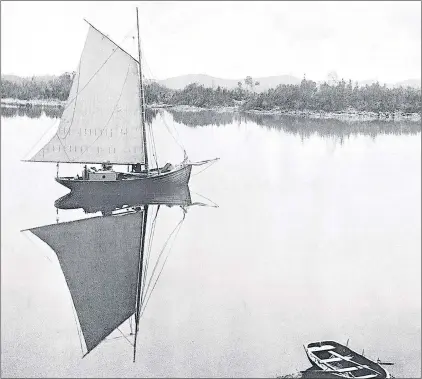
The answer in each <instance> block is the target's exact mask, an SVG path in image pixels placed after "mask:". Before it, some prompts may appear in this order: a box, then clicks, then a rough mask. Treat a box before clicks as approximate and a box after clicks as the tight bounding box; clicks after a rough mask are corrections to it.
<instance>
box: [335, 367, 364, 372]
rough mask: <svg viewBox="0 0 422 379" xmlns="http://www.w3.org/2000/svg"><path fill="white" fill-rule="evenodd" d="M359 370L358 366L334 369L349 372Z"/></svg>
mask: <svg viewBox="0 0 422 379" xmlns="http://www.w3.org/2000/svg"><path fill="white" fill-rule="evenodd" d="M356 370H359V367H345V368H339V369H336V371H338V372H350V371H356Z"/></svg>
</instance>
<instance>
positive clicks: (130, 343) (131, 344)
mask: <svg viewBox="0 0 422 379" xmlns="http://www.w3.org/2000/svg"><path fill="white" fill-rule="evenodd" d="M117 330H118V331H119V332H120V334H121V335H122V337H123V338H124V339H125V340H126V341H127V342H129V345H130V346H133V343H132V342H130V341H129V339H128V338H127V337H126V336H125V335H124V334H123V332H122V331H121V330H120V328H117Z"/></svg>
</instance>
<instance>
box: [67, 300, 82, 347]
mask: <svg viewBox="0 0 422 379" xmlns="http://www.w3.org/2000/svg"><path fill="white" fill-rule="evenodd" d="M69 293H70V292H69ZM70 298H71V303H72V312H73V318H74V320H75V325H76V330H77V331H78V337H79V345H80V347H81V353H82V355H84V349H83V346H82V338H83V337H82V331H81V330H80V328H79V323H78V318H77V314H76V309H75V305H74V304H73V299H72V295H70Z"/></svg>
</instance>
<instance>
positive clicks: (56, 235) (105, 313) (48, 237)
mask: <svg viewBox="0 0 422 379" xmlns="http://www.w3.org/2000/svg"><path fill="white" fill-rule="evenodd" d="M142 220H143V214H142V212H137V213H129V214H125V215H122V216H108V217H95V218H90V219H84V220H78V221H72V222H66V223H60V224H54V225H47V226H42V227H38V228H33V229H30V231H31V232H32V233H33V234H35V235H36V236H37V237H38V238H40V239H41V240H42V241H44V242H45V243H46V244H47V245H49V246H50V247H51V248H52V249H53V250H54V252H55V253H56V255H57V258H58V260H59V262H60V266H61V268H62V271H63V274H64V277H65V279H66V282H67V285H68V287H69V290H70V293H71V295H72V299H73V303H74V305H75V309H76V312H77V315H78V319H79V324H80V326H81V330H82V334H83V336H84V339H85V344H86V347H87V349H88V352H89V351H91V350H92V349H93V348H95V347H96V346H97V345H98V344H99V343H100V342H101V341H102V340H103V339H104V338H105V337H107V336H108V335H109V334H110V333H111V332H112V331H113V330H115V329H116V328H117V327H118V326H119V325H120V324H121V323H122V322H124V321H125V320H127V319H128V318H129V317H130V316H131V315H132V314H134V313H135V308H136V292H137V284H138V266H139V259H140V254H139V253H140V246H141V238H140V235H141V229H142V224H143V221H142Z"/></svg>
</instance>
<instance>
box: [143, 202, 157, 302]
mask: <svg viewBox="0 0 422 379" xmlns="http://www.w3.org/2000/svg"><path fill="white" fill-rule="evenodd" d="M159 209H160V206H159V205H158V207H157V211H156V212H155V217H154V219H153V221H152V226H151V233H150V236H149V239H148V246H147V256H146V261H145V267H144V273H143V279H142V283H143V286H142V288H143V289H144V288H145V286H144V285H145V283H146V278H147V272H148V266H149V259H150V256H151V247H152V239H153V236H154V233H155V225H156V221H157V217H158V210H159ZM141 297H142V302H143V300H144V299H145V291H143V293H142V294H141Z"/></svg>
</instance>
